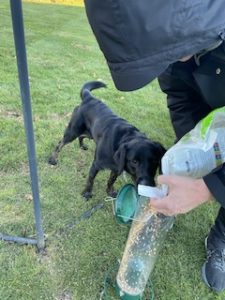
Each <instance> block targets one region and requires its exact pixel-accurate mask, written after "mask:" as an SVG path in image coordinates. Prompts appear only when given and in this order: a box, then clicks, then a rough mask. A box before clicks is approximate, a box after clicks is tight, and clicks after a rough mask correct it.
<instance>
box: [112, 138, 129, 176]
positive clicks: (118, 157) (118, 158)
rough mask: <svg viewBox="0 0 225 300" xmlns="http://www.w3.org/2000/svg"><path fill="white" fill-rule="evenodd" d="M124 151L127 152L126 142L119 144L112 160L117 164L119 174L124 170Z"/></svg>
mask: <svg viewBox="0 0 225 300" xmlns="http://www.w3.org/2000/svg"><path fill="white" fill-rule="evenodd" d="M126 152H127V147H126V144H122V145H120V146H119V148H118V150H117V151H116V152H115V154H114V156H113V158H114V161H115V162H116V164H117V165H118V174H121V173H122V172H123V170H124V167H125V162H126Z"/></svg>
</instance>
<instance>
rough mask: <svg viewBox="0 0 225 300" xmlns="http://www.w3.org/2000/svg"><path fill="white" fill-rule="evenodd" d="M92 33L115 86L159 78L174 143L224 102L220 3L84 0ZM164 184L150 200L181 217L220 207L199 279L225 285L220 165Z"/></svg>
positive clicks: (162, 179) (224, 15) (224, 27)
mask: <svg viewBox="0 0 225 300" xmlns="http://www.w3.org/2000/svg"><path fill="white" fill-rule="evenodd" d="M85 8H86V13H87V17H88V20H89V23H90V25H91V27H92V30H93V33H94V35H95V37H96V39H97V41H98V44H99V46H100V49H101V50H102V52H103V54H104V56H105V58H106V61H107V64H108V66H109V70H110V72H111V76H112V79H113V81H114V83H115V86H116V87H117V88H118V89H119V90H121V91H132V90H136V89H139V88H141V87H143V86H145V85H146V84H148V83H150V82H151V81H152V80H153V79H155V78H158V80H159V85H160V87H161V89H162V91H163V92H164V93H166V94H167V103H168V108H169V111H170V116H171V121H172V125H173V127H174V130H175V133H176V137H177V140H179V139H180V138H181V137H182V136H183V135H185V134H186V133H187V132H188V131H190V130H191V129H192V128H193V127H194V126H195V125H196V123H197V122H199V121H200V120H201V119H202V118H204V117H205V116H206V115H207V114H208V113H209V112H211V111H212V110H213V109H215V108H218V107H222V106H225V1H224V0H192V1H178V0H177V1H174V0H167V1H164V0H155V1H154V0H153V1H149V0H138V1H137V0H126V1H121V0H114V1H109V0H104V1H103V0H85ZM158 183H159V184H162V183H163V184H166V185H167V186H168V187H169V192H168V195H167V196H166V197H164V198H162V199H151V205H152V207H154V208H155V209H157V210H158V211H159V212H161V213H163V214H165V215H177V214H184V213H187V212H188V211H190V210H192V209H194V208H195V207H197V206H199V205H201V204H203V203H205V202H207V201H209V200H210V199H211V198H214V199H216V200H217V201H218V202H219V203H220V205H221V208H220V210H219V213H218V216H217V218H216V221H215V224H214V226H213V227H212V228H211V230H210V232H209V235H208V237H207V238H206V240H205V245H206V249H207V260H206V262H205V263H204V265H203V267H202V278H203V280H204V282H205V283H206V284H207V285H208V286H209V287H211V288H212V289H214V290H215V291H217V292H220V291H222V290H225V164H223V165H221V166H219V167H218V168H216V169H215V170H212V172H211V173H210V174H208V175H207V176H205V177H204V178H200V179H192V178H187V177H182V176H172V175H170V176H166V175H160V176H158Z"/></svg>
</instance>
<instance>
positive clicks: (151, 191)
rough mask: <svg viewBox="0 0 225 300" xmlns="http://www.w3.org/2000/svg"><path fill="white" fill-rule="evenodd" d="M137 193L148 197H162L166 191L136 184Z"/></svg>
mask: <svg viewBox="0 0 225 300" xmlns="http://www.w3.org/2000/svg"><path fill="white" fill-rule="evenodd" d="M138 194H139V195H140V196H145V197H149V198H163V197H164V196H165V195H166V192H165V191H164V190H161V189H160V188H158V187H152V186H148V185H142V184H138Z"/></svg>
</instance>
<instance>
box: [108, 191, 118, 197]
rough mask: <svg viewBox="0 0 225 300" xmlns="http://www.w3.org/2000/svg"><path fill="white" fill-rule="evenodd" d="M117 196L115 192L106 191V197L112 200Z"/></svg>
mask: <svg viewBox="0 0 225 300" xmlns="http://www.w3.org/2000/svg"><path fill="white" fill-rule="evenodd" d="M117 194H118V193H117V192H116V191H107V195H108V196H109V197H112V198H116V197H117Z"/></svg>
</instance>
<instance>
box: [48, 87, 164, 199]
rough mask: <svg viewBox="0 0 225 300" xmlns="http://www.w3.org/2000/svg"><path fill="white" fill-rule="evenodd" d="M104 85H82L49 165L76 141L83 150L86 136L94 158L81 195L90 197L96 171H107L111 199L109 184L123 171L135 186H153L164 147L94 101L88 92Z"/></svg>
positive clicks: (110, 186)
mask: <svg viewBox="0 0 225 300" xmlns="http://www.w3.org/2000/svg"><path fill="white" fill-rule="evenodd" d="M100 87H106V85H105V84H104V83H102V82H99V81H93V82H88V83H86V84H85V85H84V86H83V88H82V89H81V98H82V102H81V104H80V105H79V106H78V107H76V108H75V109H74V111H73V114H72V117H71V120H70V122H69V124H68V126H67V128H66V130H65V132H64V136H63V138H62V140H61V141H60V142H59V143H58V145H57V147H56V148H55V150H54V152H53V153H52V155H51V157H50V158H49V163H50V164H52V165H55V164H57V161H56V160H57V157H58V154H59V152H60V150H61V149H62V147H63V146H64V145H66V144H68V143H70V142H72V141H73V140H74V139H76V138H78V139H79V144H80V147H81V148H82V149H84V150H86V149H87V147H86V146H85V145H84V144H83V139H84V138H85V137H88V138H90V139H93V140H94V141H95V143H96V150H95V157H94V161H93V163H92V166H91V168H90V171H89V177H88V180H87V184H86V187H85V189H84V191H83V193H82V194H83V196H84V197H85V198H86V199H89V198H90V197H91V196H92V188H93V183H94V178H95V176H96V175H97V173H98V172H99V171H100V170H103V169H109V170H111V173H110V177H109V180H108V183H107V189H106V191H107V194H108V195H110V196H115V195H116V193H115V191H114V188H113V184H114V182H115V181H116V179H117V177H118V176H119V175H120V174H121V173H122V171H123V170H125V171H127V172H128V173H129V174H130V175H131V177H132V179H133V181H134V183H135V184H139V183H140V184H145V185H151V186H154V185H155V181H154V177H155V174H156V171H157V168H158V167H159V166H160V162H161V158H162V156H163V154H164V153H165V149H164V147H163V146H162V145H161V144H160V143H158V142H153V141H151V140H149V139H148V138H147V137H146V136H145V135H144V134H143V133H141V132H140V131H139V130H138V129H137V128H136V127H134V126H132V125H130V124H129V123H128V122H127V121H126V120H124V119H121V118H119V117H118V116H117V115H116V114H114V113H113V112H112V111H111V110H110V109H109V108H108V107H107V106H106V105H105V104H104V103H102V102H101V101H100V100H98V99H96V98H94V97H93V96H92V95H91V93H90V91H91V90H93V89H97V88H100Z"/></svg>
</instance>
